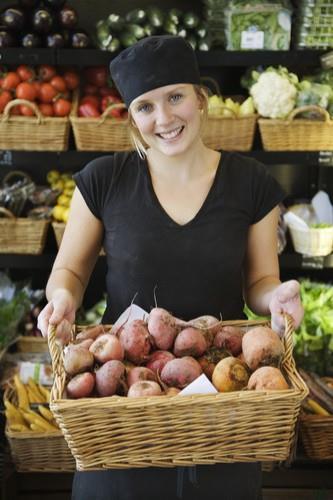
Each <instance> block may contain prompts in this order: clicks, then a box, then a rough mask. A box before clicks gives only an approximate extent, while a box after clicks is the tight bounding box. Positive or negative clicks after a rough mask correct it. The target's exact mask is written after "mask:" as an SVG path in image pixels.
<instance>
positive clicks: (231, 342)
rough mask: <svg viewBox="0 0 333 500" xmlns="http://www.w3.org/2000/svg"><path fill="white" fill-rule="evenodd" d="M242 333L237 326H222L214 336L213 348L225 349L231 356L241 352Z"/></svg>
mask: <svg viewBox="0 0 333 500" xmlns="http://www.w3.org/2000/svg"><path fill="white" fill-rule="evenodd" d="M242 339H243V332H242V330H241V329H240V328H238V327H237V326H223V327H222V328H221V329H220V330H219V331H218V332H217V333H216V335H215V338H214V346H215V347H219V348H220V349H221V348H222V349H226V350H227V351H229V352H230V354H232V355H233V356H238V355H239V354H240V353H241V352H242Z"/></svg>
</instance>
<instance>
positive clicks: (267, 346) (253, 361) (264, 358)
mask: <svg viewBox="0 0 333 500" xmlns="http://www.w3.org/2000/svg"><path fill="white" fill-rule="evenodd" d="M242 351H243V355H244V360H245V363H246V364H247V365H248V366H249V367H250V369H251V371H254V370H256V369H257V368H259V367H260V366H267V365H270V366H278V365H279V363H280V361H281V358H282V356H283V352H284V349H283V344H282V342H281V340H280V337H279V336H278V334H277V333H276V332H274V331H273V330H272V329H271V328H269V327H268V326H256V327H254V328H251V329H250V330H249V331H247V332H246V333H245V334H244V336H243V340H242Z"/></svg>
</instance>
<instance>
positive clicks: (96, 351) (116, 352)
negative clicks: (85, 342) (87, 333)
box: [89, 333, 124, 363]
mask: <svg viewBox="0 0 333 500" xmlns="http://www.w3.org/2000/svg"><path fill="white" fill-rule="evenodd" d="M89 351H90V352H92V354H93V355H94V358H95V359H96V361H98V363H106V362H107V361H110V360H111V359H117V360H118V361H122V360H123V359H124V349H123V346H122V345H121V343H120V340H119V339H118V338H117V337H116V336H115V335H111V334H110V333H104V334H102V335H100V336H99V337H97V339H96V340H94V341H93V343H92V344H91V346H90V348H89Z"/></svg>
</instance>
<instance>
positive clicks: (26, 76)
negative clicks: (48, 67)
mask: <svg viewBox="0 0 333 500" xmlns="http://www.w3.org/2000/svg"><path fill="white" fill-rule="evenodd" d="M16 73H17V74H18V76H19V77H20V78H21V80H22V82H27V81H29V80H33V79H34V78H35V71H34V70H33V68H31V67H30V66H27V65H26V64H20V66H18V67H17V68H16Z"/></svg>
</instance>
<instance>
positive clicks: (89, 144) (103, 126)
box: [70, 93, 134, 151]
mask: <svg viewBox="0 0 333 500" xmlns="http://www.w3.org/2000/svg"><path fill="white" fill-rule="evenodd" d="M78 104H79V95H78V93H77V94H76V95H75V97H74V106H73V110H72V113H71V115H70V121H71V125H72V128H73V132H74V139H75V144H76V148H77V149H78V150H79V151H131V150H133V149H134V147H133V145H132V143H131V140H130V135H129V129H128V122H127V119H119V118H112V117H110V116H109V113H110V110H111V109H112V108H120V107H121V108H124V107H125V105H124V104H112V105H110V106H108V107H107V108H106V109H105V111H104V112H103V114H102V115H101V116H100V117H99V118H88V117H80V116H77V110H78Z"/></svg>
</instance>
